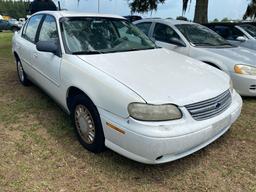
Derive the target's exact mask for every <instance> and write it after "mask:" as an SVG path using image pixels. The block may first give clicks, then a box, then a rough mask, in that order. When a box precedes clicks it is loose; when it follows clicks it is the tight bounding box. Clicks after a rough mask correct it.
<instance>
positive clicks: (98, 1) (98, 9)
mask: <svg viewBox="0 0 256 192" xmlns="http://www.w3.org/2000/svg"><path fill="white" fill-rule="evenodd" d="M98 13H100V0H98Z"/></svg>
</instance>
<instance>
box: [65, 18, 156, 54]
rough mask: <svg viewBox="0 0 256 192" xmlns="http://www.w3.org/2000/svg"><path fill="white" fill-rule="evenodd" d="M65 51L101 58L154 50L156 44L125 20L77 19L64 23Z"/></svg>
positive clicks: (66, 19)
mask: <svg viewBox="0 0 256 192" xmlns="http://www.w3.org/2000/svg"><path fill="white" fill-rule="evenodd" d="M61 30H62V34H63V41H64V44H65V49H66V51H67V52H68V53H71V54H98V53H110V52H124V51H136V50H145V49H154V48H155V45H154V43H153V42H152V41H151V40H150V39H149V38H148V37H147V36H146V35H145V34H144V33H143V32H141V31H140V30H139V29H138V28H137V27H135V26H134V25H132V24H131V23H129V22H127V21H126V20H123V19H115V18H97V17H79V18H76V17H73V18H63V19H62V20H61Z"/></svg>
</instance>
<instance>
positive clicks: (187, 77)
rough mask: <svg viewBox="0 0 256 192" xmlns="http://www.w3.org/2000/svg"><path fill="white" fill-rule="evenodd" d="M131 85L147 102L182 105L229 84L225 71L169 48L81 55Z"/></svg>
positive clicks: (225, 88)
mask: <svg viewBox="0 0 256 192" xmlns="http://www.w3.org/2000/svg"><path fill="white" fill-rule="evenodd" d="M78 57H79V58H80V59H82V60H83V61H85V62H87V63H88V64H90V65H93V66H94V67H95V68H97V69H99V70H101V71H103V72H104V73H107V74H108V75H110V76H112V77H113V78H114V79H116V80H117V81H119V82H121V83H122V84H124V85H125V86H127V87H129V88H130V89H132V90H133V91H134V92H136V93H137V94H138V95H140V96H141V97H142V98H143V99H144V100H145V101H146V102H147V103H152V104H163V103H173V104H176V105H179V106H184V105H187V104H191V103H195V102H199V101H203V100H206V99H209V98H213V97H215V96H217V95H219V94H221V93H223V92H224V91H226V90H227V89H228V88H229V77H228V76H227V75H225V74H224V73H223V72H221V71H219V70H217V69H215V68H213V67H211V66H207V65H205V64H203V63H201V62H199V61H196V60H194V59H192V58H189V57H186V56H183V55H180V54H178V53H175V52H173V51H169V50H166V49H154V50H143V51H132V52H120V53H109V54H100V55H99V54H97V55H79V56H78Z"/></svg>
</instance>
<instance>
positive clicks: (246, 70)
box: [234, 65, 256, 75]
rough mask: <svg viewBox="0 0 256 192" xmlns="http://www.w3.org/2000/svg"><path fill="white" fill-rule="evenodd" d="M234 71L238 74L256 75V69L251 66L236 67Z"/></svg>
mask: <svg viewBox="0 0 256 192" xmlns="http://www.w3.org/2000/svg"><path fill="white" fill-rule="evenodd" d="M234 70H235V72H236V73H238V74H243V75H256V67H252V66H249V65H236V66H235V68H234Z"/></svg>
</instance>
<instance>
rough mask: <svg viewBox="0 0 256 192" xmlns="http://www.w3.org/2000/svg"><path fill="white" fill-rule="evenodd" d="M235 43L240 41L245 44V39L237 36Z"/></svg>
mask: <svg viewBox="0 0 256 192" xmlns="http://www.w3.org/2000/svg"><path fill="white" fill-rule="evenodd" d="M236 40H237V41H240V42H245V41H246V38H245V37H243V36H239V37H237V38H236Z"/></svg>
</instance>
